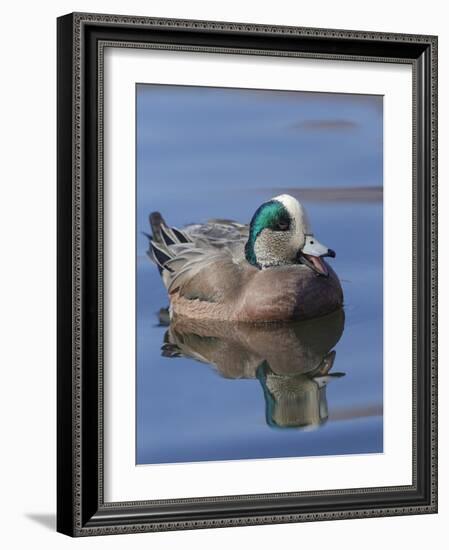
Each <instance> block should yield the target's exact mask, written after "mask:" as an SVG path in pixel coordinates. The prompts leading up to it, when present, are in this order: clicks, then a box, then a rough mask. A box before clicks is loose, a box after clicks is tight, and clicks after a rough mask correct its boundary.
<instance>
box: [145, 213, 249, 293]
mask: <svg viewBox="0 0 449 550" xmlns="http://www.w3.org/2000/svg"><path fill="white" fill-rule="evenodd" d="M150 224H151V227H152V231H153V235H152V236H149V238H150V246H149V249H148V252H147V253H148V256H149V257H150V258H151V259H152V260H153V261H154V262H155V263H156V264H157V266H158V268H159V271H160V273H161V276H162V280H163V282H164V284H165V286H166V288H167V290H168V292H169V294H173V293H175V292H178V293H179V294H180V295H181V296H183V297H184V298H187V299H190V300H202V301H208V302H221V303H226V301H227V300H228V299H229V298H230V297H234V296H235V292H236V287H238V286H239V284H240V281H241V278H242V274H243V267H244V244H245V242H246V238H247V232H246V237H245V231H247V230H246V229H245V226H242V225H241V224H238V223H237V222H232V221H230V220H217V221H215V220H211V221H209V222H207V223H206V224H201V225H200V224H194V225H190V226H187V227H186V228H184V229H182V230H180V229H178V228H174V227H169V226H168V225H167V224H166V223H165V221H164V220H163V218H162V216H161V215H160V214H159V213H153V214H151V216H150Z"/></svg>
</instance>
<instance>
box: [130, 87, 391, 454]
mask: <svg viewBox="0 0 449 550" xmlns="http://www.w3.org/2000/svg"><path fill="white" fill-rule="evenodd" d="M137 145H138V148H137V149H138V154H137V228H136V229H137V235H138V239H137V262H136V268H137V319H136V330H137V364H136V369H137V371H136V373H137V385H136V391H137V409H136V415H137V449H136V453H137V456H136V462H137V463H138V464H151V463H167V462H190V461H201V460H231V459H251V458H271V457H289V456H315V455H332V454H335V455H336V454H349V453H373V452H382V451H383V416H382V404H383V402H382V394H383V372H382V370H383V365H382V355H383V351H382V345H383V343H382V330H383V328H382V315H383V303H382V295H383V291H382V255H383V250H382V239H383V235H382V215H383V212H382V202H381V200H379V199H378V198H377V199H376V200H365V199H364V198H363V197H364V196H363V194H360V193H359V191H360V188H362V190H363V188H364V187H371V186H378V187H381V186H382V102H381V98H379V97H375V96H350V95H340V94H312V93H307V94H301V93H288V94H285V93H283V92H256V91H242V90H220V89H211V88H187V87H168V86H139V87H138V89H137ZM303 187H307V188H312V189H317V188H323V187H326V188H330V189H331V190H332V189H338V188H341V187H353V188H354V197H352V198H351V200H350V201H342V200H338V201H336V200H333V195H332V192H331V191H329V190H328V191H326V192H324V193H323V194H322V196H317V197H315V198H312V199H310V200H308V201H303V202H304V205H305V207H306V209H307V211H308V213H309V216H310V219H311V222H312V227H313V230H314V233H315V235H316V237H317V238H318V239H319V240H320V241H321V242H323V243H324V244H326V246H328V247H330V248H332V249H333V250H335V251H336V253H337V257H336V258H335V259H331V260H330V262H331V263H332V266H333V268H334V269H335V271H336V272H337V274H338V275H339V277H340V279H341V281H342V286H343V291H344V296H345V306H344V321H343V318H342V316H341V317H339V318H337V319H331V320H330V321H328V322H327V321H326V322H327V323H328V324H325V323H324V324H323V323H321V322H319V323H316V324H314V325H311V327H312V328H310V326H306V327H305V328H304V327H303V328H301V325H300V326H299V327H297V328H295V329H294V330H295V331H296V332H295V334H297V337H295V338H294V339H293V341H294V343H293V344H285V346H283V344H282V343H283V342H287V339H286V338H284V337H283V336H282V334H281V335H280V336H279V335H278V334H274V333H272V334H267V335H264V338H262V339H260V340H258V337H259V336H260V335H258V334H257V333H256V334H251V335H250V336H248V335H246V341H249V342H250V343H251V344H252V347H253V348H254V347H255V348H256V349H255V350H254V349H252V351H251V353H250V357H251V358H252V359H254V357H256V356H257V354H258V353H260V359H261V362H263V360H264V359H266V355H267V353H269V349H268V348H267V344H266V343H267V342H270V341H271V340H270V338H271V339H272V341H273V346H275V345H276V343H277V342H279V343H280V344H279V345H280V346H282V348H281V351H280V352H279V354H280V355H282V354H284V356H285V357H287V358H289V357H290V355H289V354H290V353H291V358H292V360H291V365H287V367H288V368H287V371H288V372H285V368H284V367H283V370H282V369H281V370H282V372H281V371H279V369H278V372H274V371H275V369H276V365H274V364H273V365H270V364H268V366H267V362H266V361H265V363H264V365H265V366H262V367H260V368H259V369H257V368H252V367H251V368H249V369H247V371H244V369H243V363H242V362H243V355H245V354H246V353H247V350H246V348H245V349H244V350H243V351H242V357H241V358H240V356H239V355H238V353H237V351H238V350H239V349H240V347H239V345H240V344H239V345H237V344H236V342H237V341H238V342H240V340H245V335H243V336H242V338H241V339H240V340H239V333H238V331H237V332H236V335H235V337H233V339H231V340H232V341H231V342H229V341H227V338H228V336H229V331H227V330H225V329H223V334H219V332H220V329H219V328H218V329H216V330H215V332H214V333H213V334H210V335H209V336H208V335H207V334H203V335H202V336H201V335H200V337H198V336H197V337H196V338H192V339H191V340H189V342H187V345H185V343H184V344H183V345H184V349H182V350H179V348H177V347H176V343H175V344H173V339H175V340H176V334H175V335H173V334H172V335H171V336H170V335H169V334H167V335H166V333H167V331H169V330H170V329H169V327H167V326H164V325H163V324H162V323H161V322H160V319H159V310H160V309H161V308H165V307H166V306H167V305H168V301H167V295H166V291H165V288H164V287H163V285H162V283H161V281H160V276H159V273H158V271H157V269H156V268H155V266H154V265H153V264H152V263H151V262H150V261H149V260H148V259H147V258H146V256H145V250H146V248H147V241H146V238H145V237H144V236H142V235H141V231H148V214H149V213H150V212H151V211H153V210H159V211H161V212H162V213H163V215H164V217H165V218H166V220H167V221H168V222H169V223H170V224H173V225H176V226H178V227H181V226H182V225H184V224H186V223H190V222H196V221H205V220H206V219H207V218H210V217H227V218H234V219H237V220H238V221H241V222H248V221H249V219H250V218H251V216H252V214H253V212H254V211H255V209H256V208H257V207H258V206H259V204H261V203H262V202H263V201H265V200H267V199H269V198H270V197H272V196H274V195H276V194H279V193H280V192H281V191H282V190H284V189H286V188H288V189H293V190H294V191H293V192H295V193H296V192H299V193H300V189H301V188H303ZM217 331H218V335H217ZM164 338H165V340H164ZM170 338H171V342H172V343H171V344H170V345H169V348H170V349H171V350H172V351H173V349H174V350H175V351H176V350H178V351H181V352H184V354H185V355H186V354H187V355H188V354H189V352H190V353H192V352H195V351H196V352H198V350H200V351H202V352H203V354H204V349H205V347H204V346H206V348H207V350H208V351H207V353H208V354H209V355H208V356H209V357H216V356H217V355H216V350H220V349H221V347H220V346H223V343H227V345H229V348H226V349H229V351H228V352H226V353H224V354H222V356H220V355H219V357H220V361H218V363H219V364H218V365H217V362H216V364H215V365H213V364H208V363H205V362H199V361H197V360H195V359H193V358H190V357H185V356H176V357H167V356H163V355H162V353H163V351H162V349H166V348H167V341H168V340H170ZM334 340H335V345H334ZM297 341H298V342H299V349H300V356H301V358H302V357H303V356H304V358H305V359H301V360H298V357H299V356H298V350H297V347H296V342H297ZM164 342H165V343H164ZM258 342H259V344H258ZM177 344H178V345H179V344H180V342H179V341H177ZM320 344H322V345H321V347H320ZM257 345H259V347H257ZM290 345H292V346H293V347H292V348H291V350H290V348H289V347H288V346H290ZM264 346H265V348H267V349H265V348H264ZM262 348H263V349H262ZM236 350H237V351H236ZM332 350H335V352H336V353H335V359H334V364H333V366H332V369H331V370H330V373H344V376H335V377H329V378H327V379H326V380H325V381H324V383H323V387H322V389H319V385H320V384H319V382H320V377H319V376H318V377H313V376H312V374H313V373H307V372H305V371H307V369H308V366H309V363H310V365H311V364H312V363H313V364H318V363H319V361H320V358H321V356H322V357H323V359H324V358H325V357H327V356H328V355H327V354H328V352H331V351H332ZM186 352H187V353H186ZM248 353H249V352H248ZM214 354H215V355H214ZM233 354H234V355H233ZM320 354H321V355H320ZM174 355H179V353H178V354H176V353H175V354H174ZM309 356H310V357H312V359H308V357H309ZM245 357H246V355H245ZM256 358H257V357H256ZM317 361H318V363H317ZM271 362H272V363H274V361H271ZM256 363H257V361H256ZM271 367H273V368H271ZM270 369H271V370H270ZM273 369H274V370H273ZM242 376H249V378H242ZM273 379H275V381H274V382H270V380H273ZM321 382H323V378H321ZM270 384H271V385H270ZM272 384H276V388H277V392H274V391H273V385H272ZM286 384H287V386H288V388H289V389H288V391H284V390H283V388H284V387H285V385H286ZM270 388H271V389H270ZM289 392H290V393H289ZM274 394H276V395H274ZM289 396H290V397H289ZM292 396H293V397H292ZM289 399H290V401H289ZM282 411H284V412H282ZM286 411H287V412H286ZM317 411H318V412H317ZM287 413H288V414H287Z"/></svg>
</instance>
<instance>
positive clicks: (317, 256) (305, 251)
mask: <svg viewBox="0 0 449 550" xmlns="http://www.w3.org/2000/svg"><path fill="white" fill-rule="evenodd" d="M326 257H329V258H335V252H334V251H333V250H331V249H330V248H327V246H324V244H321V243H320V242H319V241H318V240H317V239H315V237H314V236H313V235H306V242H305V244H304V246H303V248H302V249H301V251H300V254H299V261H300V263H302V264H304V265H306V266H307V267H310V269H312V270H313V271H315V272H316V273H317V274H318V275H321V276H323V277H328V276H329V270H328V268H327V265H326V263H325V262H324V261H323V258H326Z"/></svg>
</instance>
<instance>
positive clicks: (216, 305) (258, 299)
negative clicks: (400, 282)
mask: <svg viewBox="0 0 449 550" xmlns="http://www.w3.org/2000/svg"><path fill="white" fill-rule="evenodd" d="M150 224H151V228H152V235H151V236H149V237H150V246H149V250H148V255H149V257H150V258H151V259H152V260H153V261H154V262H155V263H156V264H157V265H158V268H159V271H160V273H161V276H162V280H163V282H164V285H165V287H166V288H167V291H168V295H169V299H170V314H171V316H174V315H182V316H185V317H191V318H195V319H216V320H227V321H244V322H264V321H265V322H266V321H289V320H293V319H308V318H311V317H318V316H321V315H325V314H326V313H330V312H331V311H334V310H336V309H337V308H339V307H341V306H342V304H343V292H342V288H341V285H340V281H339V279H338V277H337V275H336V274H335V272H334V271H333V270H332V268H331V267H330V266H329V265H328V264H327V262H326V261H325V260H324V259H323V258H325V257H335V252H334V251H333V250H331V249H329V248H327V247H326V246H324V245H323V244H321V243H320V242H319V241H318V240H317V239H316V238H315V237H314V235H313V233H312V230H311V226H310V222H309V220H308V217H307V213H306V211H305V209H304V207H303V205H302V204H301V203H300V202H299V201H297V200H296V199H295V198H294V197H292V196H290V195H279V196H277V197H274V198H273V199H271V200H269V201H268V202H265V203H263V204H262V205H261V206H259V208H258V209H257V210H256V212H255V213H254V215H253V217H252V219H251V222H250V224H249V225H243V224H240V223H237V222H234V221H230V220H210V221H208V222H207V223H204V224H194V225H190V226H187V227H185V228H183V229H182V230H180V229H177V228H175V227H169V226H168V225H167V224H166V223H165V221H164V220H163V218H162V216H161V215H160V214H159V213H158V212H154V213H152V214H151V215H150Z"/></svg>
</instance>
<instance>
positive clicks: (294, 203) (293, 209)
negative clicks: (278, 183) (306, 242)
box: [272, 195, 312, 234]
mask: <svg viewBox="0 0 449 550" xmlns="http://www.w3.org/2000/svg"><path fill="white" fill-rule="evenodd" d="M272 200H273V201H278V202H280V203H282V204H283V205H284V206H285V208H286V209H287V210H288V213H289V214H290V216H291V217H292V218H293V219H294V220H295V221H296V224H297V227H298V228H301V229H302V231H303V233H305V234H308V233H312V228H311V227H310V222H309V217H308V216H307V212H306V210H305V208H304V206H303V205H302V204H301V203H300V202H299V201H298V200H296V199H295V197H292V196H291V195H278V196H277V197H273V198H272Z"/></svg>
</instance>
